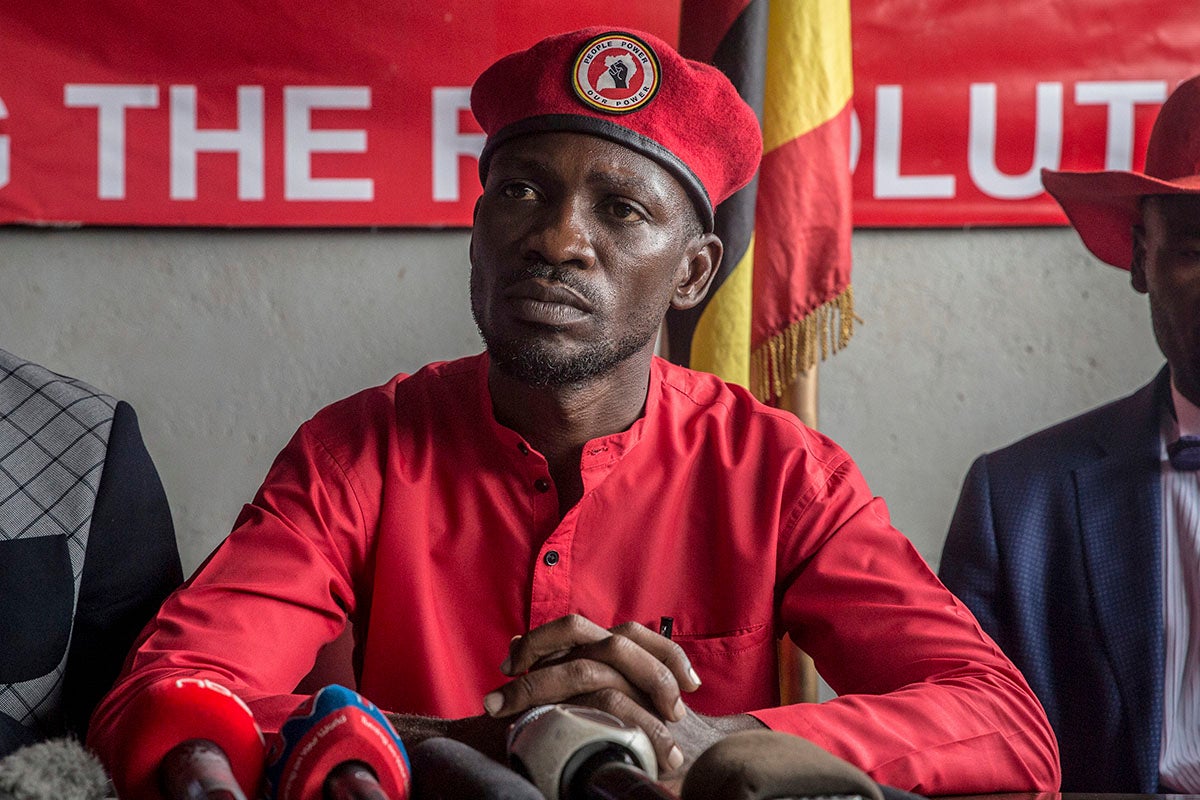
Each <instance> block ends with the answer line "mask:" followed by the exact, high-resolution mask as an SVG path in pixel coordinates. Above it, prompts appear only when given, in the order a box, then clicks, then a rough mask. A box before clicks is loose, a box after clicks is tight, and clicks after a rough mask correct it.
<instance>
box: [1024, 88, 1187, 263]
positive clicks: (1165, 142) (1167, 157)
mask: <svg viewBox="0 0 1200 800" xmlns="http://www.w3.org/2000/svg"><path fill="white" fill-rule="evenodd" d="M1042 185H1043V186H1045V187H1046V191H1047V192H1049V193H1050V194H1051V196H1053V197H1054V199H1055V200H1057V201H1058V204H1059V205H1060V206H1062V209H1063V211H1064V212H1065V213H1066V215H1067V219H1069V220H1070V221H1071V224H1072V225H1073V226H1075V230H1076V231H1077V232H1078V233H1079V238H1080V239H1082V240H1083V243H1084V245H1085V246H1086V247H1087V249H1088V250H1091V251H1092V254H1093V255H1095V256H1096V257H1097V258H1099V259H1100V260H1101V261H1104V262H1105V263H1108V264H1112V265H1113V266H1114V267H1120V268H1122V269H1129V266H1130V264H1131V263H1132V261H1133V229H1134V227H1135V226H1137V225H1140V224H1141V223H1142V198H1144V197H1148V196H1150V195H1156V194H1159V195H1177V194H1200V76H1196V77H1194V78H1191V79H1189V80H1187V81H1184V82H1183V83H1181V84H1180V85H1179V87H1178V88H1176V89H1175V91H1174V92H1172V93H1171V96H1170V97H1169V98H1167V102H1165V103H1164V104H1163V107H1162V109H1161V110H1160V111H1159V112H1158V118H1157V119H1156V120H1155V121H1154V128H1153V129H1152V130H1151V132H1150V142H1149V144H1148V145H1147V148H1146V169H1145V172H1129V171H1126V170H1106V171H1099V172H1076V171H1069V170H1049V169H1043V170H1042Z"/></svg>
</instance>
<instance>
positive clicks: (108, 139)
mask: <svg viewBox="0 0 1200 800" xmlns="http://www.w3.org/2000/svg"><path fill="white" fill-rule="evenodd" d="M63 105H65V106H66V107H67V108H95V109H98V112H99V113H98V114H97V116H98V117H99V123H98V125H97V134H96V142H97V144H96V151H97V155H96V163H97V169H98V174H99V179H98V180H99V185H98V187H97V189H96V196H97V197H98V198H99V199H101V200H124V199H125V109H127V108H158V87H157V86H141V85H129V86H125V85H120V84H110V85H105V84H93V83H68V84H67V85H66V87H65V88H64V90H63Z"/></svg>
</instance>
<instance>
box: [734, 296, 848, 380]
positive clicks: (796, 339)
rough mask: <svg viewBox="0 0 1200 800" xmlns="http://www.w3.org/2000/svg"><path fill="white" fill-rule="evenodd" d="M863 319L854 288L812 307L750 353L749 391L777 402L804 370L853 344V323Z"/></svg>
mask: <svg viewBox="0 0 1200 800" xmlns="http://www.w3.org/2000/svg"><path fill="white" fill-rule="evenodd" d="M856 322H857V323H859V324H860V325H861V324H862V318H860V317H859V316H858V315H857V314H855V313H854V287H853V286H847V287H846V289H845V291H843V292H842V293H841V294H839V295H838V296H837V297H835V298H833V299H832V300H830V301H829V302H827V303H823V304H821V305H819V306H817V307H816V308H815V309H813V310H812V311H811V312H810V313H809V314H808V315H807V316H806V317H804V318H803V319H800V320H797V321H796V322H793V323H792V324H791V325H789V326H788V327H786V328H784V329H783V330H782V331H780V332H779V333H777V334H775V335H774V336H772V337H771V338H770V339H768V340H767V341H765V342H763V343H762V344H760V345H759V346H758V347H756V348H754V352H753V353H751V354H750V383H751V385H750V391H751V392H753V393H754V396H755V397H757V398H758V399H759V400H762V401H763V402H764V403H774V402H775V401H776V400H778V399H779V397H780V396H782V395H783V393H784V390H786V389H787V387H788V386H790V385H791V383H792V382H793V381H795V380H796V377H797V376H798V375H799V374H800V373H801V372H803V371H804V370H808V369H812V368H813V367H815V366H816V365H817V354H818V353H820V355H821V360H822V361H824V360H825V359H827V358H828V357H829V354H830V353H831V352H833V353H836V352H838V351H839V350H841V349H842V348H843V347H845V346H846V345H847V344H849V343H850V339H851V337H853V336H854V323H856Z"/></svg>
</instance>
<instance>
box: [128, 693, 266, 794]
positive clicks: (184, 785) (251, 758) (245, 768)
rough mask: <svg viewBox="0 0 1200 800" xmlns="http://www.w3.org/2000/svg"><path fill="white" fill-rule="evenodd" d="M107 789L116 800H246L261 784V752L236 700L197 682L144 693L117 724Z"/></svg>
mask: <svg viewBox="0 0 1200 800" xmlns="http://www.w3.org/2000/svg"><path fill="white" fill-rule="evenodd" d="M121 730H122V731H123V732H124V737H123V738H124V739H125V741H123V742H122V743H121V747H119V748H113V753H114V755H113V759H112V760H113V763H111V764H109V767H110V768H111V769H112V777H113V784H114V786H115V788H116V790H117V796H118V797H120V798H122V800H161V798H163V797H167V798H172V800H173V799H174V798H184V797H188V796H189V793H190V792H195V791H200V792H202V793H203V794H202V795H201V796H205V797H213V798H216V797H228V798H233V800H245V799H246V798H253V797H255V796H256V794H257V792H258V789H259V786H260V784H261V783H262V774H263V755H264V753H265V749H266V745H265V742H264V741H263V735H262V731H261V730H260V729H259V727H258V724H257V723H255V721H254V715H253V714H251V713H250V709H249V708H248V707H247V706H246V704H245V703H243V702H242V700H241V698H240V697H238V696H237V695H235V694H234V693H233V692H231V691H229V690H228V689H226V688H225V687H224V686H221V685H220V684H217V683H213V682H212V681H209V680H205V679H203V678H179V679H176V680H170V681H162V682H160V683H155V684H152V685H150V686H149V687H147V688H146V690H145V691H143V692H142V693H141V694H139V695H137V696H136V697H135V698H134V700H133V701H132V702H131V703H130V706H129V708H128V709H127V710H126V711H125V713H124V715H123V716H122V719H121Z"/></svg>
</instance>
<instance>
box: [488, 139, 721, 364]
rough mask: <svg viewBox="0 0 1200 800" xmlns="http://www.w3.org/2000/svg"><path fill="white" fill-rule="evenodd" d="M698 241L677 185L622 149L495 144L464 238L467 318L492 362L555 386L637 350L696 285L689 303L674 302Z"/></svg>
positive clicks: (605, 144)
mask: <svg viewBox="0 0 1200 800" xmlns="http://www.w3.org/2000/svg"><path fill="white" fill-rule="evenodd" d="M707 238H711V237H707ZM707 238H706V237H705V236H703V234H702V229H701V227H700V224H699V222H698V221H697V217H696V214H695V211H694V209H693V208H692V205H691V202H690V201H689V200H688V197H687V195H686V194H685V192H684V190H683V188H682V186H680V184H679V183H678V182H677V181H676V180H675V179H674V178H673V177H672V176H671V175H670V173H668V172H667V171H666V170H664V169H663V168H662V167H660V166H659V165H658V164H656V163H654V162H653V161H651V160H650V159H648V158H646V157H644V156H642V155H640V154H638V153H635V152H634V151H632V150H630V149H628V148H625V147H622V146H620V145H617V144H615V143H612V142H609V141H607V140H604V139H599V138H596V137H594V136H588V135H584V134H578V133H545V134H534V135H529V136H523V137H519V138H517V139H514V140H512V141H510V142H507V143H505V144H503V145H501V146H500V147H499V148H498V149H497V150H496V152H495V154H494V155H493V156H492V161H491V166H490V168H489V171H488V177H487V183H486V185H485V186H484V188H483V195H482V197H480V199H479V202H478V204H477V205H476V207H475V222H474V228H473V232H472V238H471V310H472V313H473V314H474V317H475V322H476V324H477V325H478V326H479V330H480V333H481V334H482V335H483V339H484V341H485V342H486V344H487V348H488V352H489V353H490V356H491V359H492V362H493V363H494V364H496V366H497V367H499V368H500V369H501V370H503V371H504V372H506V373H507V374H509V375H512V376H513V377H516V378H517V379H519V380H521V381H524V382H526V383H529V384H532V385H537V386H563V385H569V384H578V383H582V382H585V381H587V380H588V379H590V378H593V377H596V376H599V375H603V374H606V373H607V372H609V371H610V370H612V369H613V368H614V367H615V366H617V365H618V364H620V363H622V362H624V361H625V360H626V359H628V358H629V357H630V356H632V355H633V354H635V353H639V352H648V351H649V350H651V349H652V348H653V343H654V337H655V334H656V333H657V331H658V328H659V324H660V323H661V322H662V319H663V316H664V314H665V313H666V311H667V308H668V306H670V305H671V304H672V302H675V303H676V304H677V305H681V306H682V305H687V304H694V303H695V302H699V300H700V298H701V297H703V288H704V287H706V286H707V280H705V281H704V287H700V289H699V294H698V295H697V296H696V297H695V298H694V301H693V302H690V303H689V302H687V298H686V297H685V298H683V300H682V301H681V297H680V295H681V292H683V293H686V292H687V291H689V289H688V287H689V286H690V284H689V281H690V280H692V276H693V273H694V269H693V265H694V260H695V255H696V252H697V250H702V249H704V245H703V242H705V241H706V240H707ZM716 252H717V259H718V260H719V244H718V246H717V251H716ZM713 269H714V270H715V264H713ZM681 287H684V288H683V289H681Z"/></svg>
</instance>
